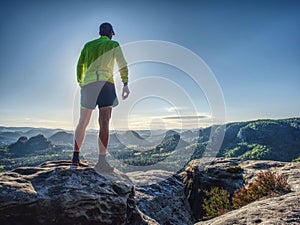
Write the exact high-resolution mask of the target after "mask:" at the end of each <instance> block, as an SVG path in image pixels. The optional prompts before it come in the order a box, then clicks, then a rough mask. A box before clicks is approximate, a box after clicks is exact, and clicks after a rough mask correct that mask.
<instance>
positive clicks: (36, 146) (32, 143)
mask: <svg viewBox="0 0 300 225" xmlns="http://www.w3.org/2000/svg"><path fill="white" fill-rule="evenodd" d="M53 147H54V146H53V145H52V144H51V142H50V141H49V140H48V139H47V138H45V137H44V136H43V135H42V134H39V135H37V136H34V137H31V138H29V139H28V138H27V137H25V136H22V137H20V138H19V139H18V141H17V142H15V143H13V144H10V145H9V146H8V149H9V151H10V152H11V153H13V154H14V155H15V156H23V155H26V154H30V153H32V152H35V151H39V150H45V149H52V148H53Z"/></svg>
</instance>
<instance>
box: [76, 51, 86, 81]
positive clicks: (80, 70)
mask: <svg viewBox="0 0 300 225" xmlns="http://www.w3.org/2000/svg"><path fill="white" fill-rule="evenodd" d="M85 68H86V65H85V48H83V49H82V51H81V54H80V57H79V59H78V63H77V82H78V84H79V85H80V86H82V85H83V80H84V74H85Z"/></svg>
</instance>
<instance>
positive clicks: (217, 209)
mask: <svg viewBox="0 0 300 225" xmlns="http://www.w3.org/2000/svg"><path fill="white" fill-rule="evenodd" d="M205 193H206V195H207V196H208V199H204V204H203V208H204V210H205V212H206V215H207V216H208V217H209V218H213V217H216V216H220V215H222V214H224V213H226V212H228V211H229V210H230V209H231V206H230V203H229V196H230V194H229V192H228V191H226V190H224V189H221V188H218V187H213V188H211V190H210V191H205Z"/></svg>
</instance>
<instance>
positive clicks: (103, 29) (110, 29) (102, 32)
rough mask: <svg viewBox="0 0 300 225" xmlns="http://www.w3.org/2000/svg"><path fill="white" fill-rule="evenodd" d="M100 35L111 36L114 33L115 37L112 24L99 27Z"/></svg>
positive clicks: (103, 24)
mask: <svg viewBox="0 0 300 225" xmlns="http://www.w3.org/2000/svg"><path fill="white" fill-rule="evenodd" d="M99 31H100V35H104V36H109V35H110V34H111V32H112V34H113V35H115V32H114V29H113V27H112V25H111V24H110V23H102V24H101V25H100V27H99Z"/></svg>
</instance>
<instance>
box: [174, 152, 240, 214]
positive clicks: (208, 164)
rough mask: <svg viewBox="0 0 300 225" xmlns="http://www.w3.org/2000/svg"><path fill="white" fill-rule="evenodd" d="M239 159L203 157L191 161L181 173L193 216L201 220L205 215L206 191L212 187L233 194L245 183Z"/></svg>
mask: <svg viewBox="0 0 300 225" xmlns="http://www.w3.org/2000/svg"><path fill="white" fill-rule="evenodd" d="M240 162H241V161H240V160H239V159H225V158H202V159H196V160H193V161H191V162H190V163H189V164H188V165H187V167H186V168H185V170H184V171H183V172H182V173H180V176H181V177H182V179H183V183H184V184H185V193H186V196H187V199H188V201H189V203H190V207H191V210H192V214H193V217H194V218H195V219H197V220H200V219H202V218H203V216H204V215H205V212H204V209H203V207H202V205H203V202H204V198H205V196H206V194H205V191H206V190H210V189H211V187H219V188H223V189H225V190H227V191H228V192H229V193H230V194H231V195H233V193H234V191H235V190H237V189H239V188H241V187H242V186H243V185H244V181H243V171H242V170H241V168H240V167H239V163H240Z"/></svg>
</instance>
